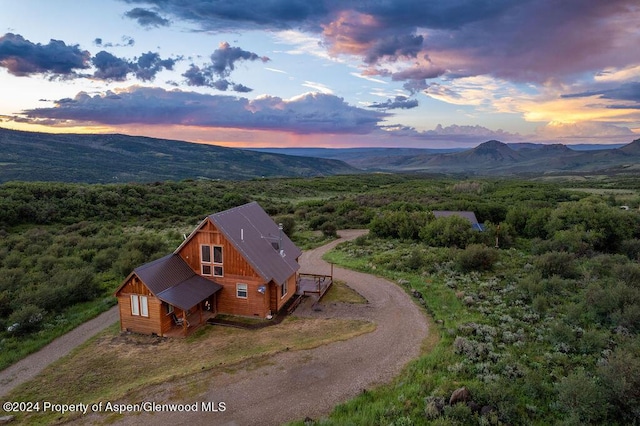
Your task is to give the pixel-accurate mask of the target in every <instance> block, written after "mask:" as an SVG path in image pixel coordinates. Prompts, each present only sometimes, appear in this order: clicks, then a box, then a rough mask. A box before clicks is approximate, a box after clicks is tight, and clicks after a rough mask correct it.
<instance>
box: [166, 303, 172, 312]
mask: <svg viewBox="0 0 640 426" xmlns="http://www.w3.org/2000/svg"><path fill="white" fill-rule="evenodd" d="M164 306H165V308H166V310H167V314H172V313H173V305H170V304H168V303H165V304H164Z"/></svg>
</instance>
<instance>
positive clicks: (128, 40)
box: [93, 36, 136, 47]
mask: <svg viewBox="0 0 640 426" xmlns="http://www.w3.org/2000/svg"><path fill="white" fill-rule="evenodd" d="M93 44H95V45H96V46H98V47H129V46H133V45H135V44H136V41H135V40H134V39H133V37H129V36H122V43H111V42H108V43H105V42H104V40H103V39H102V38H101V37H97V38H95V39H94V40H93Z"/></svg>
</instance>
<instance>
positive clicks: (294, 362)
mask: <svg viewBox="0 0 640 426" xmlns="http://www.w3.org/2000/svg"><path fill="white" fill-rule="evenodd" d="M364 232H366V231H354V230H349V231H340V236H341V238H340V239H339V240H336V241H334V242H332V243H330V244H327V245H325V246H322V247H320V248H317V249H315V250H311V251H307V252H305V253H304V254H303V255H302V256H301V259H300V264H301V266H302V268H301V271H300V272H306V273H314V272H315V273H321V274H329V271H330V266H329V265H328V264H327V263H326V262H324V261H323V260H322V255H323V254H324V253H325V252H327V251H328V250H330V249H331V248H333V247H335V246H336V245H337V244H339V243H340V242H342V241H345V240H349V239H353V238H356V237H357V236H359V235H362V234H363V233H364ZM334 278H335V279H338V280H342V281H345V282H346V283H347V284H348V285H349V286H350V287H351V288H353V289H354V290H356V291H357V292H358V293H360V294H361V295H362V296H364V297H365V298H366V299H367V300H368V301H369V303H368V304H362V305H347V304H339V303H336V304H330V305H326V304H324V305H322V304H321V305H322V310H321V311H314V310H313V309H311V306H310V305H311V303H310V302H311V301H310V300H309V299H307V301H306V302H305V303H303V304H302V305H301V306H300V307H299V308H298V309H297V310H296V312H295V314H296V315H298V316H303V315H306V316H314V317H324V318H326V317H340V318H359V319H366V320H370V321H374V322H375V323H376V325H377V328H376V330H375V331H374V332H372V333H367V334H364V335H361V336H358V337H355V338H353V339H350V340H347V341H343V342H335V343H331V344H329V345H325V346H321V347H318V348H316V349H310V350H303V351H292V352H284V353H280V354H277V355H275V356H274V357H272V358H271V359H270V360H269V364H268V365H266V366H262V367H258V368H255V369H251V370H250V371H245V370H242V371H237V372H234V373H223V374H220V375H217V376H215V378H214V379H213V380H214V382H213V383H210V384H209V385H208V389H207V390H206V391H204V392H203V393H202V394H200V395H199V396H196V397H193V398H189V399H188V400H183V401H176V400H171V401H169V400H166V401H153V402H154V403H157V404H167V403H185V404H194V403H198V404H200V406H199V408H200V410H199V411H198V412H195V413H167V412H162V413H153V414H147V413H145V414H139V415H129V416H126V417H124V418H123V420H122V422H121V423H122V424H128V425H148V424H159V423H160V422H162V423H163V424H180V425H186V424H188V425H200V424H208V425H211V424H214V425H243V426H244V425H260V426H265V425H277V424H281V423H284V422H288V421H293V420H297V419H304V418H305V417H310V418H314V419H318V418H320V417H322V416H326V415H327V414H329V413H330V412H331V410H332V409H333V407H334V406H336V405H337V404H340V403H342V402H345V401H347V400H349V399H351V398H353V397H355V396H356V395H358V394H359V393H360V392H362V390H363V389H366V388H370V387H372V386H376V385H378V384H382V383H386V382H389V381H391V380H392V379H393V378H394V377H395V376H397V375H398V374H399V372H400V370H401V369H402V368H403V367H404V366H405V365H406V364H407V362H408V361H410V360H411V359H414V358H416V357H417V356H418V355H419V351H420V346H421V344H422V342H423V340H424V339H425V337H426V336H427V333H428V329H427V320H426V317H425V315H424V314H423V312H422V311H421V310H420V309H419V308H418V306H417V305H416V304H415V303H414V302H413V301H412V300H411V298H410V297H409V296H408V295H407V294H406V293H405V292H404V291H403V290H402V289H401V288H400V287H399V286H398V285H396V284H394V283H392V282H389V281H387V280H385V279H382V278H378V277H375V276H372V275H368V274H363V273H359V272H354V271H349V270H346V269H342V268H335V269H334ZM211 350H215V348H211ZM203 356H206V354H203ZM203 387H204V384H203ZM156 391H157V389H150V394H151V395H154V394H155V395H158V393H156ZM203 402H204V403H207V402H210V403H214V404H217V403H220V402H224V403H225V408H226V409H225V411H217V412H202V410H201V403H203ZM85 420H87V419H85Z"/></svg>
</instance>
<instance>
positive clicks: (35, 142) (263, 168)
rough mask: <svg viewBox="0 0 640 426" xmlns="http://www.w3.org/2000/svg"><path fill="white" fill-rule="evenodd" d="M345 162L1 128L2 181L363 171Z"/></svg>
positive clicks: (119, 136)
mask: <svg viewBox="0 0 640 426" xmlns="http://www.w3.org/2000/svg"><path fill="white" fill-rule="evenodd" d="M358 172H359V170H358V169H356V168H354V167H353V166H350V165H348V164H346V163H344V162H343V161H339V160H333V159H321V158H308V157H295V156H289V155H285V154H269V153H257V152H252V151H248V150H242V149H236V148H227V147H220V146H216V145H206V144H197V143H192V142H184V141H176V140H169V139H158V138H149V137H145V136H128V135H122V134H104V135H103V134H89V135H84V134H70V133H60V134H52V133H38V132H24V131H20V130H10V129H4V128H0V182H7V181H10V180H22V181H35V180H42V181H63V182H79V183H80V182H81V183H109V182H152V181H162V180H183V179H234V180H243V179H253V178H259V177H312V176H325V175H335V174H350V173H358Z"/></svg>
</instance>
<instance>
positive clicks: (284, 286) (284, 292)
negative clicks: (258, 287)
mask: <svg viewBox="0 0 640 426" xmlns="http://www.w3.org/2000/svg"><path fill="white" fill-rule="evenodd" d="M287 284H289V281H285V282H283V283H282V296H280V297H281V298H282V297H285V296H286V295H287V292H288V291H289V289H288V288H287Z"/></svg>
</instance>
